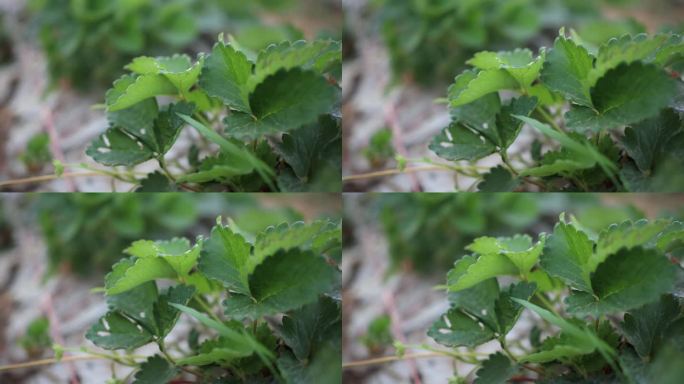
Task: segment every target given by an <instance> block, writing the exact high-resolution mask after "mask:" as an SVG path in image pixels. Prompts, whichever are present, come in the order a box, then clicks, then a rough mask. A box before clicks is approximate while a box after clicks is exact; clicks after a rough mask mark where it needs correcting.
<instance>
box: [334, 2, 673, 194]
mask: <svg viewBox="0 0 684 384" xmlns="http://www.w3.org/2000/svg"><path fill="white" fill-rule="evenodd" d="M342 4H343V7H344V60H345V61H344V66H343V71H344V78H343V91H344V96H343V97H344V99H343V100H344V104H343V113H344V122H343V132H344V135H345V140H344V158H343V171H344V172H343V173H344V175H345V176H346V177H350V176H354V175H363V174H367V173H373V172H377V171H381V170H387V169H396V168H397V164H396V161H395V160H394V158H395V156H396V155H401V156H403V157H405V158H408V159H422V158H423V157H427V158H429V159H431V160H435V161H441V162H444V161H443V160H440V159H439V158H438V157H436V156H435V155H434V154H433V153H432V152H431V151H429V150H428V143H429V141H430V140H431V139H432V137H433V136H435V135H437V134H438V133H439V132H440V130H441V129H442V128H444V127H446V126H447V125H448V124H449V121H450V118H449V113H448V111H447V108H446V106H444V105H443V104H439V103H436V102H435V99H438V98H443V97H445V96H446V93H447V87H448V86H449V85H450V84H451V83H452V82H453V79H454V77H455V76H456V75H457V74H459V73H461V71H462V70H463V69H464V68H465V61H466V60H468V59H469V58H470V57H471V56H472V55H473V54H474V53H475V52H478V51H482V50H489V51H498V50H510V49H514V48H529V49H531V50H533V51H534V52H536V51H537V49H539V48H540V47H549V46H551V45H552V44H553V40H554V38H555V37H556V36H558V30H559V28H560V27H566V29H567V30H570V29H573V30H574V31H575V32H576V33H577V35H579V37H581V39H583V40H584V41H585V42H586V43H588V45H589V46H592V45H594V46H597V45H599V44H601V43H603V42H605V41H607V40H608V39H609V38H611V37H615V36H620V35H623V34H625V33H631V34H636V33H640V32H649V33H655V32H662V31H668V32H682V31H683V30H684V1H682V0H596V1H584V0H463V1H451V0H406V1H392V0H343V1H342ZM530 133H531V132H530V131H526V130H525V129H523V132H522V134H521V136H520V138H519V139H518V140H517V142H516V143H514V144H513V147H511V151H512V152H513V153H515V151H521V150H526V151H527V150H529V145H530V144H531V142H532V140H531V135H530ZM495 164H497V159H496V158H494V157H489V158H485V159H483V160H482V161H481V163H480V165H483V166H488V167H491V166H492V165H495ZM474 181H475V180H474V179H470V178H467V177H459V179H458V180H455V179H454V176H453V174H452V173H451V172H444V171H421V172H417V173H411V174H408V173H407V174H402V175H385V176H383V177H369V178H360V179H355V180H350V181H347V182H346V183H345V190H346V191H384V192H387V191H389V192H392V191H411V190H413V191H417V190H424V191H452V190H454V189H455V186H456V187H458V189H460V190H468V188H470V187H471V185H472V184H473V182H474Z"/></svg>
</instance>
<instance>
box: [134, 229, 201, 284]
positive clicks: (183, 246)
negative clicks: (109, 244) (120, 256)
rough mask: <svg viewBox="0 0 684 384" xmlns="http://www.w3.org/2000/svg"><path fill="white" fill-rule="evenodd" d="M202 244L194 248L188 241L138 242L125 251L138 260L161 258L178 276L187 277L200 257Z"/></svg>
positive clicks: (175, 239)
mask: <svg viewBox="0 0 684 384" xmlns="http://www.w3.org/2000/svg"><path fill="white" fill-rule="evenodd" d="M200 249H201V243H197V244H195V245H194V246H192V245H191V244H190V241H189V240H188V239H184V238H174V239H171V240H169V241H150V240H138V241H136V242H134V243H133V244H131V246H130V247H129V248H127V249H125V250H124V252H126V253H128V254H129V255H131V256H135V257H137V258H141V259H142V258H155V257H158V258H161V259H163V260H164V261H166V262H167V263H168V264H169V265H170V266H171V268H173V270H174V271H175V272H176V273H177V274H178V276H184V277H187V276H188V275H189V274H190V271H191V270H192V268H194V266H195V263H196V262H197V258H198V257H199V253H200Z"/></svg>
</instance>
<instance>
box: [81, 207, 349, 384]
mask: <svg viewBox="0 0 684 384" xmlns="http://www.w3.org/2000/svg"><path fill="white" fill-rule="evenodd" d="M250 238H251V240H247V239H246V238H245V237H244V236H243V234H242V229H241V228H240V227H237V226H236V225H235V224H229V225H224V224H223V223H222V220H221V218H220V217H219V219H218V220H217V224H216V225H215V226H214V228H213V229H212V231H211V235H210V236H209V237H208V238H206V240H205V239H203V238H202V237H198V240H197V242H196V243H195V244H194V245H191V244H192V243H191V242H190V241H189V240H187V239H182V238H174V239H172V240H169V241H147V240H139V241H136V242H134V243H132V244H131V245H130V247H129V248H127V249H126V251H125V252H126V253H128V254H129V255H131V257H130V258H128V259H123V260H121V261H120V262H118V263H116V264H114V266H113V267H112V271H111V272H110V273H109V274H108V275H107V276H106V277H105V292H106V294H105V296H106V299H107V303H108V307H109V312H107V314H105V315H104V316H103V317H102V318H101V319H100V320H99V321H98V322H97V323H96V324H94V325H93V326H92V327H91V328H90V330H88V332H87V333H86V338H87V339H88V340H90V341H91V342H92V343H94V344H95V345H97V346H99V347H101V348H104V349H108V350H122V351H124V350H125V351H129V352H130V351H132V350H134V349H136V348H139V347H141V346H144V345H147V344H151V343H154V344H157V345H158V347H159V350H160V351H161V352H162V354H161V355H155V356H151V357H149V358H148V359H147V361H144V362H140V361H138V362H137V363H136V364H137V367H136V368H137V369H138V371H137V372H136V374H135V383H141V384H142V383H168V382H171V381H172V380H173V379H182V378H185V377H186V375H187V372H188V371H192V372H195V373H197V372H199V374H200V375H201V376H203V380H205V381H206V382H250V383H251V382H276V381H277V382H285V383H297V384H299V383H318V382H322V383H331V384H334V383H341V351H342V341H341V337H342V309H341V301H340V300H339V299H338V298H336V296H337V295H336V291H337V289H338V287H339V285H340V284H341V272H340V269H339V266H338V265H337V263H336V262H335V261H334V257H333V254H334V252H335V250H336V249H339V248H340V247H341V239H342V234H341V225H340V223H337V222H334V221H330V220H322V221H316V222H313V223H310V224H304V223H302V222H297V223H292V224H281V225H278V226H276V227H269V228H267V229H266V230H264V231H261V232H259V233H257V234H256V237H251V236H250ZM162 279H163V280H166V281H171V282H172V283H173V285H171V286H170V287H169V288H168V289H166V290H164V291H160V290H159V288H158V285H157V284H158V281H159V280H162ZM222 298H223V299H225V300H223V302H222V300H221V299H222ZM209 303H210V304H209ZM180 316H187V317H188V319H186V320H189V319H193V320H190V321H193V322H195V321H196V322H199V323H200V324H201V326H200V327H199V328H197V329H193V331H192V332H191V335H192V336H191V338H190V340H189V341H188V346H189V347H190V351H187V352H186V349H185V348H180V349H176V350H174V351H170V348H169V349H167V346H166V343H165V340H164V339H165V338H166V336H167V335H168V334H169V333H170V332H172V331H173V329H174V327H175V325H176V323H177V322H178V320H179V318H180ZM179 355H180V356H179Z"/></svg>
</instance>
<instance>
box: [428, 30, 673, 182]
mask: <svg viewBox="0 0 684 384" xmlns="http://www.w3.org/2000/svg"><path fill="white" fill-rule="evenodd" d="M683 50H684V39H683V38H682V37H681V36H679V35H672V34H658V35H653V36H648V35H644V34H640V35H636V36H631V35H624V36H622V37H620V38H614V39H611V40H609V41H607V42H606V43H605V44H603V45H601V46H600V47H599V48H598V49H597V50H594V51H591V50H590V49H588V48H587V46H585V45H584V44H583V43H582V40H581V39H580V38H579V37H577V35H573V36H572V37H566V36H565V33H564V31H563V30H561V33H560V35H559V36H558V38H556V40H555V43H554V45H553V47H552V48H550V49H548V50H547V49H544V48H542V49H541V50H540V51H539V53H538V54H537V55H536V56H535V55H534V54H533V53H532V51H530V50H527V49H516V50H514V51H501V52H490V51H484V52H479V53H477V54H476V55H475V56H473V57H472V58H471V59H470V60H469V61H468V64H469V65H471V66H472V67H473V69H469V70H466V71H464V72H463V73H461V74H460V75H458V76H457V77H456V79H455V81H454V84H453V85H452V86H451V87H450V88H449V92H448V103H449V109H450V112H451V115H452V123H451V125H450V126H449V127H448V128H446V129H445V130H444V131H443V132H442V133H441V134H440V135H439V136H437V137H435V138H434V140H433V141H432V143H431V144H430V149H431V150H432V151H433V152H435V153H436V154H437V155H438V156H440V157H442V158H444V159H447V160H451V161H462V160H465V161H476V160H479V159H482V158H484V157H487V156H489V155H492V154H498V155H499V156H500V157H501V159H502V161H503V164H504V166H498V167H495V168H492V169H491V170H490V171H489V173H487V174H484V175H482V179H483V181H482V183H481V184H480V185H479V189H480V190H486V191H510V190H514V189H517V188H523V189H525V188H528V187H529V185H531V184H534V185H536V186H538V187H539V188H541V189H542V190H544V191H559V190H560V191H577V190H580V191H634V192H636V191H659V192H663V191H676V190H682V189H683V188H684V183H682V180H680V179H678V178H677V177H675V178H672V177H670V176H669V174H670V173H671V171H672V170H673V169H677V168H679V167H680V166H681V165H682V164H681V156H679V154H678V151H680V149H681V148H682V145H681V144H682V142H681V140H682V138H683V137H684V136H683V135H684V133H683V131H682V128H683V127H684V125H683V124H684V123H683V120H682V116H681V112H680V104H681V102H680V100H681V98H682V95H684V82H682V79H681V77H680V76H679V75H678V72H676V69H677V68H679V67H680V66H681V65H682V63H683V62H684V54H683V52H684V51H683ZM524 124H527V125H529V126H531V127H533V128H534V129H535V130H536V131H538V132H539V133H541V138H538V139H537V140H536V141H535V142H534V143H533V144H532V146H531V148H530V154H529V155H528V154H526V153H522V154H519V155H520V157H519V158H518V160H519V162H520V163H523V164H525V165H526V168H525V169H516V168H515V166H514V165H513V164H512V163H511V162H510V161H509V153H508V152H509V149H510V148H511V146H512V144H513V143H514V142H516V139H517V138H518V135H519V133H520V131H521V129H522V127H523V125H524Z"/></svg>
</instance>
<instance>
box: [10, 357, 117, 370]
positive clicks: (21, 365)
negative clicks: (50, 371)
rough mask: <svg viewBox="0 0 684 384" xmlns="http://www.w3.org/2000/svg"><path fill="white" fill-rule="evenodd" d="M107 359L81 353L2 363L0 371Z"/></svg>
mask: <svg viewBox="0 0 684 384" xmlns="http://www.w3.org/2000/svg"><path fill="white" fill-rule="evenodd" d="M105 359H107V358H106V357H103V356H93V355H81V356H65V357H62V358H61V359H56V358H52V359H43V360H35V361H28V362H25V363H17V364H8V365H3V366H0V372H2V371H11V370H14V369H22V368H31V367H40V366H43V365H51V364H59V363H64V362H71V361H80V360H105Z"/></svg>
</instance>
